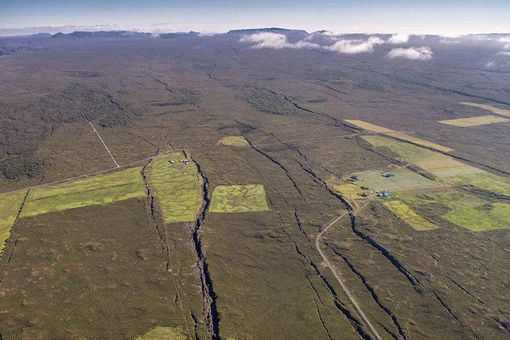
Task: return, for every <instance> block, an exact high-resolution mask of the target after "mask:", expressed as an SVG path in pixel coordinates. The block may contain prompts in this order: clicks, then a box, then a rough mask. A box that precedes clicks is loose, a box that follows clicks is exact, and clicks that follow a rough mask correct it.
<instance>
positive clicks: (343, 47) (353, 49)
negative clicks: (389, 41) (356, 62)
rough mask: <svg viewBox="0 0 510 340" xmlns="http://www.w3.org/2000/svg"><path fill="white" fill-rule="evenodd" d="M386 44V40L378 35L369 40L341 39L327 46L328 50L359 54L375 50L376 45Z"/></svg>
mask: <svg viewBox="0 0 510 340" xmlns="http://www.w3.org/2000/svg"><path fill="white" fill-rule="evenodd" d="M381 44H384V40H382V39H381V38H378V37H370V38H368V40H365V41H364V40H339V41H337V42H336V43H334V44H333V45H331V46H327V47H325V48H326V49H327V50H330V51H333V52H337V53H344V54H358V53H369V52H373V51H374V47H375V46H376V45H381Z"/></svg>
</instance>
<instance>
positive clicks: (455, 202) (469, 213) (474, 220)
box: [401, 192, 510, 231]
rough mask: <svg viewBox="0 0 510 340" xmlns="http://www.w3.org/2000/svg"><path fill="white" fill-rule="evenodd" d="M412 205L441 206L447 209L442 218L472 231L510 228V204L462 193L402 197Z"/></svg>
mask: <svg viewBox="0 0 510 340" xmlns="http://www.w3.org/2000/svg"><path fill="white" fill-rule="evenodd" d="M401 199H403V201H404V202H406V203H408V204H411V205H418V206H420V205H440V206H443V207H444V208H446V209H447V212H446V213H443V214H441V217H442V218H443V219H445V220H447V221H449V222H451V223H453V224H455V225H458V226H460V227H463V228H466V229H469V230H471V231H491V230H498V229H505V228H510V204H508V203H502V202H492V201H488V200H484V199H481V198H478V197H475V196H472V195H468V194H464V193H461V192H453V193H436V194H422V195H416V196H402V197H401Z"/></svg>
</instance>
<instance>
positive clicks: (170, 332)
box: [136, 327, 188, 340]
mask: <svg viewBox="0 0 510 340" xmlns="http://www.w3.org/2000/svg"><path fill="white" fill-rule="evenodd" d="M187 338H188V337H187V336H186V335H185V334H184V333H183V332H182V330H181V329H180V328H173V327H155V328H153V329H151V330H150V331H148V332H147V333H145V334H144V335H143V336H140V337H138V338H136V340H186V339H187Z"/></svg>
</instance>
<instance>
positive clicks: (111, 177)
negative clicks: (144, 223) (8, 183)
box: [21, 167, 145, 217]
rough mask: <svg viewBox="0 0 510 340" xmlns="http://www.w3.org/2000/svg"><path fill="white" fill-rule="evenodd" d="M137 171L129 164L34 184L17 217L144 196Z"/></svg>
mask: <svg viewBox="0 0 510 340" xmlns="http://www.w3.org/2000/svg"><path fill="white" fill-rule="evenodd" d="M140 172H141V168H140V167H137V168H130V169H126V170H122V171H116V172H112V173H108V174H104V175H97V176H92V177H87V178H83V179H77V180H73V181H67V182H63V183H59V184H54V185H49V186H44V187H39V188H34V189H32V190H31V191H30V193H29V194H28V197H27V200H26V202H25V206H24V208H23V211H22V212H21V217H26V216H34V215H40V214H46V213H49V212H53V211H62V210H67V209H73V208H80V207H85V206H89V205H103V204H110V203H114V202H118V201H123V200H127V199H130V198H136V197H144V196H145V191H144V186H143V182H142V177H141V173H140Z"/></svg>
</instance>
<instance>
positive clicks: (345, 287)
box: [315, 196, 382, 340]
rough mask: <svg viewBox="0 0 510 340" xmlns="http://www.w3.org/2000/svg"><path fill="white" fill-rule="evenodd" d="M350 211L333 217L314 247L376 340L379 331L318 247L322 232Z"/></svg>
mask: <svg viewBox="0 0 510 340" xmlns="http://www.w3.org/2000/svg"><path fill="white" fill-rule="evenodd" d="M372 199H373V196H372V197H370V198H369V199H368V200H367V202H366V203H365V204H364V205H363V206H362V207H361V208H359V209H357V210H356V212H359V211H361V209H363V208H364V207H366V206H367V205H368V203H370V201H371V200H372ZM349 214H350V212H349V211H346V212H344V213H343V214H342V215H340V216H338V217H337V218H335V219H334V220H333V221H332V222H330V223H329V224H328V225H327V226H326V228H324V229H323V230H322V231H321V232H320V233H319V234H318V235H317V238H316V239H315V247H316V248H317V251H318V252H319V254H320V256H321V257H322V259H323V260H324V262H325V263H326V265H327V266H328V268H329V269H330V270H331V272H332V273H333V275H334V276H335V279H336V280H337V281H338V283H339V284H340V286H341V287H342V290H343V291H344V293H345V295H347V298H348V299H349V301H350V302H351V303H352V305H353V306H354V308H355V309H356V311H357V312H358V314H359V315H360V316H361V318H362V319H363V321H364V322H365V324H366V325H367V326H368V328H370V332H371V333H372V334H373V335H374V337H375V338H376V339H377V340H381V339H382V337H381V336H380V335H379V333H377V330H376V329H375V327H374V325H373V324H372V323H371V322H370V320H369V319H368V317H367V316H366V315H365V313H364V312H363V310H362V309H361V307H360V305H359V304H358V302H357V301H356V299H355V298H354V296H353V295H352V294H351V292H350V290H349V288H347V285H346V284H345V282H344V280H343V279H342V278H341V277H340V275H341V273H339V271H338V270H336V269H335V268H334V267H333V265H332V264H331V263H330V262H329V260H328V258H327V256H326V254H324V252H323V251H322V249H321V247H320V243H321V240H322V236H324V234H325V233H326V232H327V231H328V230H329V229H330V228H331V227H333V226H334V225H335V224H336V223H337V222H338V221H340V220H341V219H342V218H344V217H345V216H349Z"/></svg>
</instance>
